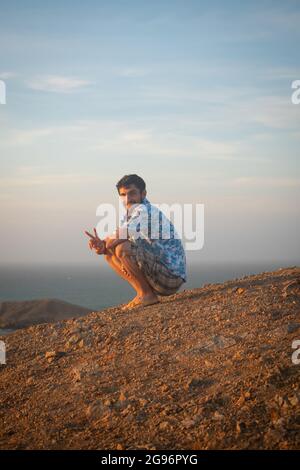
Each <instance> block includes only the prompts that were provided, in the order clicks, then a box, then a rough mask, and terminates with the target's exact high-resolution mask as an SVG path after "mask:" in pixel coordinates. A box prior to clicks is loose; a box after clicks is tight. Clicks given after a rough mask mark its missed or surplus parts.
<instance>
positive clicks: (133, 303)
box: [121, 295, 140, 310]
mask: <svg viewBox="0 0 300 470" xmlns="http://www.w3.org/2000/svg"><path fill="white" fill-rule="evenodd" d="M138 304H140V296H139V295H136V296H135V297H134V299H132V300H131V301H130V302H129V303H128V304H126V305H124V307H122V308H121V310H128V309H129V308H132V307H135V306H136V305H138Z"/></svg>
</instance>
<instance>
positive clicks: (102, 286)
mask: <svg viewBox="0 0 300 470" xmlns="http://www.w3.org/2000/svg"><path fill="white" fill-rule="evenodd" d="M296 264H297V263H292V264H286V263H284V264H282V263H280V262H279V263H276V262H274V263H255V264H254V263H219V264H216V263H198V264H192V265H188V266H187V274H188V281H187V282H186V283H185V284H183V286H182V287H181V289H180V291H182V290H183V289H193V288H196V287H201V286H203V285H204V284H208V283H220V282H224V281H226V280H230V279H236V278H238V277H242V276H246V275H251V274H257V273H260V272H263V271H273V270H275V269H279V268H280V267H287V266H292V265H296ZM180 291H179V292H180ZM134 295H135V292H134V290H133V289H132V288H131V287H130V286H129V285H128V284H127V283H126V281H123V280H122V279H121V278H118V276H117V275H116V274H115V273H114V272H113V271H112V270H111V269H110V268H109V267H108V266H106V265H101V266H99V265H95V264H91V265H43V266H34V265H32V266H24V265H22V266H6V267H5V266H2V267H1V268H0V302H3V301H13V300H33V299H41V298H55V299H60V300H65V301H67V302H71V303H73V304H77V305H81V306H84V307H88V308H91V309H92V310H102V309H104V308H107V307H111V306H115V305H118V304H120V303H124V302H127V301H129V300H130V299H131V298H132V297H134ZM0 334H4V332H3V330H0Z"/></svg>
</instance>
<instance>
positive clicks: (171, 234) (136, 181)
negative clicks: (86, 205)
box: [86, 174, 187, 310]
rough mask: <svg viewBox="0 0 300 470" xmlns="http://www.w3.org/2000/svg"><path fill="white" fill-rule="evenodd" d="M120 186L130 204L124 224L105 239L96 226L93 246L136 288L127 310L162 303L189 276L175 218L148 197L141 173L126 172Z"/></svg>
mask: <svg viewBox="0 0 300 470" xmlns="http://www.w3.org/2000/svg"><path fill="white" fill-rule="evenodd" d="M116 187H117V190H118V193H119V197H120V198H121V199H122V203H123V205H124V207H125V208H126V215H125V216H124V217H123V219H122V221H121V223H120V226H119V227H118V228H117V230H116V231H115V232H114V233H113V234H112V235H110V236H108V237H106V238H105V240H101V239H100V238H99V237H98V235H97V232H96V229H94V235H91V234H90V233H89V232H86V234H87V235H89V237H90V240H89V246H90V248H91V249H92V250H95V252H96V253H97V254H99V255H100V254H103V255H104V256H105V259H106V261H107V262H108V264H109V265H110V266H111V268H112V269H113V270H114V271H115V272H116V273H117V274H118V275H119V276H120V277H122V278H123V279H124V280H126V281H127V282H129V284H130V285H131V286H132V287H133V288H134V290H135V291H136V296H135V297H134V299H132V300H131V302H129V303H128V304H127V305H125V306H124V307H123V310H127V309H130V308H133V307H136V306H140V305H143V306H147V305H152V304H155V303H158V302H159V298H158V296H168V295H172V294H175V292H177V291H178V290H179V288H180V287H181V285H182V284H183V283H184V282H186V280H187V276H186V256H185V251H184V248H183V245H182V242H181V240H180V238H179V237H178V234H177V232H176V230H175V228H174V225H173V224H172V222H171V221H170V220H168V219H167V218H166V216H165V215H164V214H163V212H162V211H161V210H159V209H158V208H157V207H156V206H153V205H152V204H151V203H150V201H149V200H148V199H147V198H146V194H147V192H146V184H145V181H144V180H143V179H142V178H141V177H139V176H138V175H135V174H133V175H125V176H124V177H123V178H122V179H121V180H120V181H119V182H118V183H117V185H116ZM153 221H155V222H153ZM153 223H154V225H155V227H153V226H152V225H153ZM166 228H167V232H166V231H165V229H166ZM166 233H167V236H166Z"/></svg>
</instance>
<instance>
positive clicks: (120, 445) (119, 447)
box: [117, 444, 125, 450]
mask: <svg viewBox="0 0 300 470" xmlns="http://www.w3.org/2000/svg"><path fill="white" fill-rule="evenodd" d="M124 449H125V447H124V446H122V444H117V450H124Z"/></svg>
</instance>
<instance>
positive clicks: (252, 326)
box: [0, 267, 300, 450]
mask: <svg viewBox="0 0 300 470" xmlns="http://www.w3.org/2000/svg"><path fill="white" fill-rule="evenodd" d="M2 340H4V341H5V343H6V349H7V359H6V360H7V363H6V365H1V366H0V402H1V406H0V422H1V426H0V447H1V448H2V449H75V448H77V449H124V450H126V449H139V448H143V449H156V450H159V449H245V448H251V449H254V448H259V449H263V448H264V449H300V380H299V379H300V364H299V365H297V364H294V363H293V362H292V354H293V352H295V351H294V350H293V348H292V343H293V341H295V340H300V268H299V267H291V268H284V269H281V270H278V271H275V272H270V273H261V274H259V275H253V276H248V277H244V278H241V279H237V280H232V281H228V282H225V283H224V284H212V285H206V286H203V287H201V288H198V289H193V290H190V291H183V292H180V293H178V294H176V295H173V296H172V297H169V298H163V299H162V302H161V303H160V304H156V305H153V306H149V307H138V308H135V309H134V310H131V311H129V312H124V311H121V310H120V309H119V308H118V307H115V308H109V309H106V310H103V311H101V312H93V313H90V314H89V315H87V316H85V317H81V318H74V319H69V320H63V321H59V322H57V323H53V324H43V325H37V326H31V327H29V328H26V329H23V330H19V331H17V332H16V333H13V334H11V335H8V336H7V337H2ZM299 357H300V354H299Z"/></svg>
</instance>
